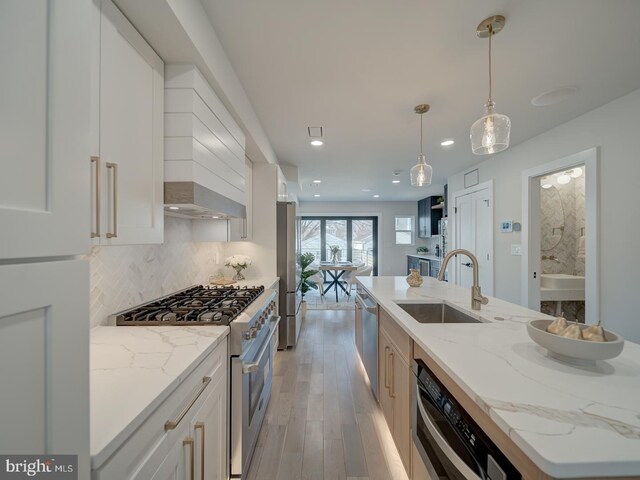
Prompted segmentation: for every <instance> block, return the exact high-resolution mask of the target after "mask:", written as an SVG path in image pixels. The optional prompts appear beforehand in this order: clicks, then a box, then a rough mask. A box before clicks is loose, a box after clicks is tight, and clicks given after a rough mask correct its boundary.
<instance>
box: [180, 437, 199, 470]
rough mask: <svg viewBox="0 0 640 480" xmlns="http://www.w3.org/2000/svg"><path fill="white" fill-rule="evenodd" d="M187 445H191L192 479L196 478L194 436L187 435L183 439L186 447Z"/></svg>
mask: <svg viewBox="0 0 640 480" xmlns="http://www.w3.org/2000/svg"><path fill="white" fill-rule="evenodd" d="M185 445H189V452H190V455H189V457H190V458H189V467H190V470H191V480H195V472H194V466H195V463H196V461H195V455H196V454H195V447H194V445H193V438H191V437H187V438H185V439H184V440H183V441H182V446H183V447H184V446H185Z"/></svg>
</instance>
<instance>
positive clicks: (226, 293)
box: [114, 285, 264, 326]
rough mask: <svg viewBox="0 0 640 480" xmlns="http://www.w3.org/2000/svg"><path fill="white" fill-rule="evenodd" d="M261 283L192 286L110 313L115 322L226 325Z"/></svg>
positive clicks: (243, 306) (253, 297) (258, 293)
mask: <svg viewBox="0 0 640 480" xmlns="http://www.w3.org/2000/svg"><path fill="white" fill-rule="evenodd" d="M262 292H264V287H263V286H259V287H226V286H225V287H220V286H199V285H197V286H194V287H190V288H187V289H186V290H182V291H180V292H177V293H174V294H172V295H168V296H166V297H163V298H159V299H158V300H154V301H153V302H149V303H147V304H144V305H141V306H139V307H134V308H132V309H130V310H125V311H123V312H120V313H116V314H115V315H114V317H115V319H116V325H120V326H134V325H146V326H151V325H229V323H231V322H232V321H233V319H234V318H236V317H237V316H238V315H240V313H241V312H242V311H243V310H244V309H245V308H247V307H248V306H249V305H250V304H251V302H253V301H254V300H255V299H256V298H258V297H259V296H260V294H261V293H262Z"/></svg>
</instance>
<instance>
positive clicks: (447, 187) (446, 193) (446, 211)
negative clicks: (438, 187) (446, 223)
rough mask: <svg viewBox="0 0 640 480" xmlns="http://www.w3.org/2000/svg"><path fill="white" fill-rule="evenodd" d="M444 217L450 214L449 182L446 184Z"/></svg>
mask: <svg viewBox="0 0 640 480" xmlns="http://www.w3.org/2000/svg"><path fill="white" fill-rule="evenodd" d="M442 216H443V217H448V216H449V184H448V183H447V184H446V185H445V186H444V209H443V213H442Z"/></svg>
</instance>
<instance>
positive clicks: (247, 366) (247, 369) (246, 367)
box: [242, 317, 280, 373]
mask: <svg viewBox="0 0 640 480" xmlns="http://www.w3.org/2000/svg"><path fill="white" fill-rule="evenodd" d="M270 323H271V327H270V328H271V330H270V331H269V335H268V336H267V338H266V340H265V341H264V344H263V345H262V348H261V349H260V352H258V355H257V358H256V359H255V360H254V361H253V362H246V363H245V362H242V373H252V372H255V371H257V370H258V368H259V367H260V362H262V357H263V356H264V354H265V352H266V351H267V349H268V348H269V346H270V345H271V338H272V337H273V335H274V334H275V332H276V330H277V329H278V324H279V323H280V317H272V320H271V322H270Z"/></svg>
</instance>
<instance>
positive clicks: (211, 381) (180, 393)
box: [92, 327, 229, 480]
mask: <svg viewBox="0 0 640 480" xmlns="http://www.w3.org/2000/svg"><path fill="white" fill-rule="evenodd" d="M122 328H135V327H122ZM166 328H172V327H166ZM228 368H229V367H228V358H227V341H226V339H225V341H223V342H222V343H221V344H219V345H218V346H217V347H216V348H215V349H214V350H213V352H211V353H210V354H209V355H208V356H207V357H206V358H205V359H204V360H203V361H202V362H201V363H200V365H198V366H197V367H196V368H195V369H194V370H193V372H191V373H190V374H189V375H188V376H187V378H186V379H185V380H184V381H183V382H182V383H181V384H180V385H179V386H178V387H177V388H176V390H175V391H174V392H173V393H172V394H171V395H170V396H169V398H167V399H166V400H165V401H164V402H163V403H161V404H160V406H158V408H157V409H156V410H155V411H154V412H153V413H151V415H150V416H149V417H148V418H147V420H145V421H144V423H143V424H142V425H140V427H138V428H137V429H136V430H135V431H134V432H133V433H132V434H131V436H129V437H128V438H127V439H126V440H125V441H124V442H123V443H122V445H121V446H120V447H119V448H118V450H117V451H116V452H115V453H114V454H113V455H112V457H111V458H110V459H109V460H107V461H106V462H105V463H104V464H102V465H101V466H100V467H99V468H98V469H97V470H94V471H93V473H92V479H93V480H149V479H151V480H226V479H228V478H229V477H228V466H229V453H228V451H229V449H228V441H229V430H228V420H227V417H228V407H227V398H228ZM167 422H169V424H170V425H168V424H167Z"/></svg>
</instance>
